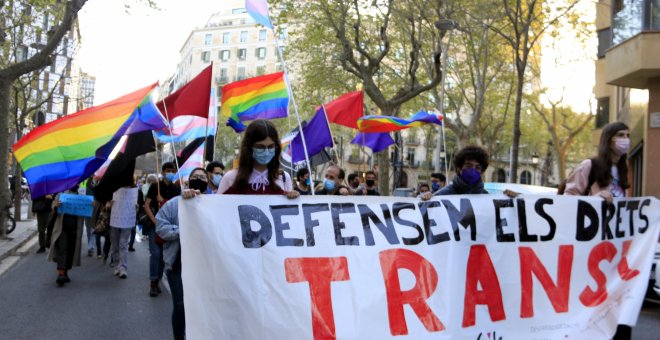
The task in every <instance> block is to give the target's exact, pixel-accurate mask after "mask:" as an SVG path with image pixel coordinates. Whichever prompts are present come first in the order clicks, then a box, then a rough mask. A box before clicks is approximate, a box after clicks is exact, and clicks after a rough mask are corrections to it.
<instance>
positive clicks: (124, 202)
mask: <svg viewBox="0 0 660 340" xmlns="http://www.w3.org/2000/svg"><path fill="white" fill-rule="evenodd" d="M137 190H138V189H137V188H119V189H117V191H115V192H114V193H113V194H112V210H111V211H110V226H112V227H115V228H133V227H135V212H136V206H137V198H138V192H137Z"/></svg>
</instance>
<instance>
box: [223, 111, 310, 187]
mask: <svg viewBox="0 0 660 340" xmlns="http://www.w3.org/2000/svg"><path fill="white" fill-rule="evenodd" d="M281 151H282V147H281V144H280V137H279V135H278V133H277V129H276V128H275V125H273V123H271V122H270V121H268V120H264V119H257V120H254V121H252V123H250V125H248V127H247V129H245V132H244V133H243V139H242V140H241V147H240V151H239V154H238V169H235V170H231V171H229V172H227V173H226V174H225V176H224V177H222V181H220V187H219V188H218V193H219V194H229V195H286V196H287V197H288V198H292V199H293V198H297V197H299V196H300V194H299V193H298V192H297V191H295V190H293V181H292V180H291V176H289V174H288V173H286V172H283V171H281V170H280V152H281Z"/></svg>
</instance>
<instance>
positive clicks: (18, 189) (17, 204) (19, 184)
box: [12, 157, 23, 221]
mask: <svg viewBox="0 0 660 340" xmlns="http://www.w3.org/2000/svg"><path fill="white" fill-rule="evenodd" d="M12 163H13V164H14V166H15V168H14V188H15V189H14V219H15V220H16V221H20V220H21V197H23V171H21V167H20V166H19V165H18V162H16V160H15V159H14V157H12Z"/></svg>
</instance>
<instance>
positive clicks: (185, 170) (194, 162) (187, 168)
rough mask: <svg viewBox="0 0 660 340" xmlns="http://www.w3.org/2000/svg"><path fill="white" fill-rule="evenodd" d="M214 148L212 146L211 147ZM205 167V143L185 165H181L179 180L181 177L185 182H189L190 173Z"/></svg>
mask: <svg viewBox="0 0 660 340" xmlns="http://www.w3.org/2000/svg"><path fill="white" fill-rule="evenodd" d="M209 147H212V146H209ZM203 167H204V143H202V144H201V145H200V146H199V147H198V148H197V150H195V152H193V153H192V155H190V157H188V159H187V160H186V162H185V163H183V164H181V165H180V166H179V173H178V174H177V176H176V177H177V178H179V176H181V177H182V178H183V180H184V181H188V177H189V176H190V173H191V172H192V171H193V169H195V168H203Z"/></svg>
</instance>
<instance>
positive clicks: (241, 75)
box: [236, 66, 246, 80]
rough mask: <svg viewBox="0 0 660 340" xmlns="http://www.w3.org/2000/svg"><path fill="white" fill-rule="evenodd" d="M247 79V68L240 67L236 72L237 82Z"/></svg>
mask: <svg viewBox="0 0 660 340" xmlns="http://www.w3.org/2000/svg"><path fill="white" fill-rule="evenodd" d="M245 78H246V77H245V67H243V66H240V67H239V68H238V71H237V72H236V80H243V79H245Z"/></svg>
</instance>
